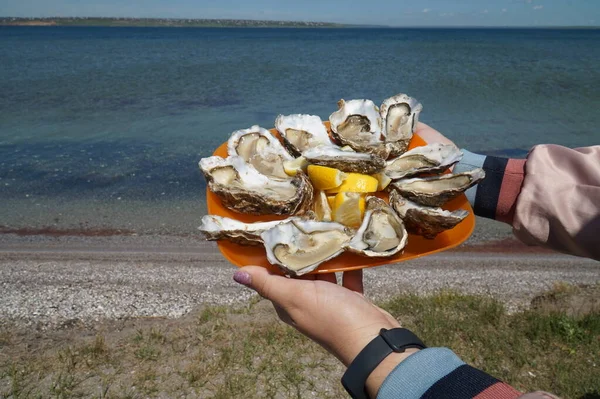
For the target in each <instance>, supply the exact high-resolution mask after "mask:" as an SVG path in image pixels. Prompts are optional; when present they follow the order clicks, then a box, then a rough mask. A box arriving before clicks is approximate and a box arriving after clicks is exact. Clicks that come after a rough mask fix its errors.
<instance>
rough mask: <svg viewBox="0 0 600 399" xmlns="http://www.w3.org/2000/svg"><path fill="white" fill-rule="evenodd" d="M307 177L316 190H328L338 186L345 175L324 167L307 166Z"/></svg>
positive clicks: (339, 171)
mask: <svg viewBox="0 0 600 399" xmlns="http://www.w3.org/2000/svg"><path fill="white" fill-rule="evenodd" d="M308 177H309V178H310V181H311V182H312V184H313V186H315V188H316V189H317V190H328V189H331V188H336V187H338V186H340V185H341V184H342V183H343V182H344V179H345V178H346V174H345V173H344V172H342V171H341V170H337V169H334V168H328V167H326V166H319V165H308Z"/></svg>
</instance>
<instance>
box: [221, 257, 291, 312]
mask: <svg viewBox="0 0 600 399" xmlns="http://www.w3.org/2000/svg"><path fill="white" fill-rule="evenodd" d="M233 279H234V280H235V281H236V282H237V283H239V284H243V285H245V286H246V287H248V288H252V289H253V290H254V291H256V292H257V293H258V294H259V295H260V296H262V297H263V298H266V299H269V300H270V301H273V302H275V303H278V304H281V303H282V302H285V299H286V298H290V297H293V294H292V292H291V291H292V290H293V289H294V287H295V286H296V284H297V283H300V282H301V281H300V280H292V279H289V278H286V277H283V276H278V275H275V274H272V273H271V272H269V271H268V270H267V269H265V268H264V267H260V266H246V267H242V268H241V269H240V270H238V271H236V272H235V274H234V275H233Z"/></svg>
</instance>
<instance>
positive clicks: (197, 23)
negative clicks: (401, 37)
mask: <svg viewBox="0 0 600 399" xmlns="http://www.w3.org/2000/svg"><path fill="white" fill-rule="evenodd" d="M0 26H98V27H147V28H159V27H170V28H346V27H353V26H355V25H344V24H336V23H330V22H302V21H255V20H238V19H179V18H91V17H90V18H88V17H77V18H13V17H0ZM356 27H358V26H356Z"/></svg>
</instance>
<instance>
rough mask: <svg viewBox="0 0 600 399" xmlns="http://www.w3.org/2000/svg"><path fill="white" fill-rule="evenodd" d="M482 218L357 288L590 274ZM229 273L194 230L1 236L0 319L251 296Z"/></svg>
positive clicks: (91, 315)
mask: <svg viewBox="0 0 600 399" xmlns="http://www.w3.org/2000/svg"><path fill="white" fill-rule="evenodd" d="M486 223H487V222H485V221H484V222H483V223H482V224H483V227H480V228H479V229H478V230H477V233H476V234H474V235H473V236H472V238H471V239H470V240H469V241H468V242H467V243H465V244H464V245H462V246H460V247H459V248H457V249H455V250H452V251H448V252H445V253H442V254H438V255H433V256H429V257H426V258H423V259H418V260H414V261H408V262H403V263H399V264H395V265H389V266H382V267H376V268H372V269H367V270H366V271H365V291H366V295H367V296H368V297H369V298H372V299H373V300H375V301H380V300H385V299H387V298H390V297H392V296H394V295H398V294H400V293H407V292H411V293H417V294H428V293H432V292H435V291H437V290H441V289H451V290H457V291H460V292H464V293H473V294H489V295H491V296H493V297H495V298H497V299H500V300H501V301H502V302H504V303H505V304H506V305H507V306H508V308H509V309H513V310H515V309H518V308H522V307H526V306H528V304H529V302H530V300H531V299H532V298H533V297H534V296H535V295H537V294H539V293H540V292H543V291H546V290H548V289H549V288H551V287H552V286H553V284H555V283H557V282H568V283H573V284H589V283H594V282H597V281H600V269H599V268H598V263H597V262H594V261H591V260H587V259H582V258H577V257H572V256H567V255H562V254H556V253H553V252H551V251H548V250H544V249H540V248H532V247H526V246H524V245H523V244H520V243H519V242H517V241H516V240H514V239H513V238H511V237H510V232H509V230H507V229H506V226H503V225H499V224H498V223H493V222H492V224H487V226H488V227H487V228H486V227H485V226H486ZM489 226H495V229H496V230H493V229H490V228H489ZM71 233H72V232H71ZM48 234H50V235H48ZM234 271H235V266H233V265H231V264H229V263H228V262H227V261H225V260H224V259H223V257H222V256H221V254H220V253H219V251H218V248H217V246H216V244H215V243H212V242H205V241H202V240H201V238H200V237H199V236H163V235H107V236H98V235H97V236H93V234H92V235H91V236H90V235H89V234H88V235H82V234H78V235H72V234H67V233H64V234H59V233H57V232H54V233H52V232H50V233H48V232H47V231H46V234H45V235H43V234H41V233H40V234H38V235H31V234H24V233H23V232H22V233H21V234H2V235H0V280H1V281H2V291H3V295H2V296H1V297H0V318H1V319H2V320H4V321H7V322H8V321H10V322H11V323H16V324H18V325H27V326H35V327H36V328H39V329H47V328H57V327H58V328H60V327H61V326H68V325H73V324H79V323H81V324H84V325H92V324H94V323H98V322H101V321H105V320H115V319H119V320H121V319H128V318H136V317H169V318H176V317H180V316H183V315H185V314H187V313H189V312H192V311H193V310H195V309H197V308H199V307H201V306H202V305H206V304H218V305H230V304H241V303H243V302H246V301H248V300H250V298H251V297H252V296H253V295H254V294H253V293H252V292H251V291H250V290H248V289H245V288H242V287H240V286H239V285H237V284H235V283H234V282H233V281H232V278H231V277H232V274H233V272H234Z"/></svg>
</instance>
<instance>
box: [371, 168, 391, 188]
mask: <svg viewBox="0 0 600 399" xmlns="http://www.w3.org/2000/svg"><path fill="white" fill-rule="evenodd" d="M373 177H374V178H376V179H377V191H381V190H383V189H385V188H386V187H387V186H388V185H389V184H390V183H391V182H392V179H390V177H389V176H388V175H386V174H385V173H384V172H379V173H377V174H374V175H373Z"/></svg>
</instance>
